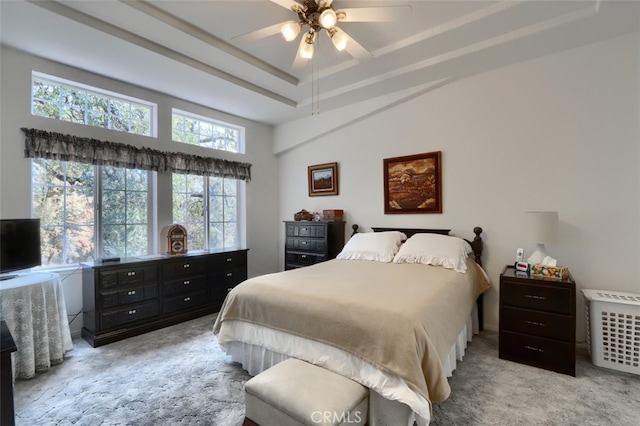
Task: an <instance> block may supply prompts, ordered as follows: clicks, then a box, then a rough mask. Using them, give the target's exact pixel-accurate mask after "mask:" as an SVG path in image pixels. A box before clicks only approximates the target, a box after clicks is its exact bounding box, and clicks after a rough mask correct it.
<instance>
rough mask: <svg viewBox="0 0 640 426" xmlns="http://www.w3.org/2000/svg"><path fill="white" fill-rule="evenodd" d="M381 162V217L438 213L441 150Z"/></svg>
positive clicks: (439, 211)
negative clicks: (382, 193) (382, 208)
mask: <svg viewBox="0 0 640 426" xmlns="http://www.w3.org/2000/svg"><path fill="white" fill-rule="evenodd" d="M383 161H384V212H385V214H389V213H391V214H392V213H442V169H441V151H435V152H427V153H424V154H416V155H409V156H405V157H395V158H385V159H384V160H383Z"/></svg>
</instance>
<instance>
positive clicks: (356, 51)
mask: <svg viewBox="0 0 640 426" xmlns="http://www.w3.org/2000/svg"><path fill="white" fill-rule="evenodd" d="M334 28H336V30H338V31H340V32H342V33H343V34H344V35H345V36H347V39H348V40H347V46H346V47H345V48H344V50H346V51H347V53H349V55H351V56H353V57H354V58H356V59H357V60H358V61H360V62H364V61H368V60H369V59H371V58H373V55H372V54H371V52H369V51H368V50H367V49H365V48H364V47H362V45H361V44H360V43H358V42H357V41H355V40H354V39H353V37H351V36H349V34H347V33H345V32H344V31H343V30H341V29H340V28H337V27H334Z"/></svg>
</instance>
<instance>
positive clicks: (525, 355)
mask: <svg viewBox="0 0 640 426" xmlns="http://www.w3.org/2000/svg"><path fill="white" fill-rule="evenodd" d="M500 358H502V359H507V360H510V361H516V362H520V363H523V364H527V365H532V366H534V367H540V368H545V369H548V370H552V371H556V372H559V373H565V374H571V375H574V376H575V355H574V353H573V345H572V344H571V343H569V342H561V341H558V340H551V339H545V338H542V337H535V336H529V335H526V334H519V333H512V332H509V331H503V332H502V333H501V334H500Z"/></svg>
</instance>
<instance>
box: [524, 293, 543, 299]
mask: <svg viewBox="0 0 640 426" xmlns="http://www.w3.org/2000/svg"><path fill="white" fill-rule="evenodd" d="M524 297H526V298H529V299H537V300H547V298H546V297H544V296H536V295H535V294H525V295H524Z"/></svg>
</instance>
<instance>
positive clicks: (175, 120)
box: [171, 110, 244, 152]
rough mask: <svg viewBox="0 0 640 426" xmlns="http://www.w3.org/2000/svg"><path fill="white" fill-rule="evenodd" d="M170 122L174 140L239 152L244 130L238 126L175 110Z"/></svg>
mask: <svg viewBox="0 0 640 426" xmlns="http://www.w3.org/2000/svg"><path fill="white" fill-rule="evenodd" d="M185 114H187V115H189V116H187V115H185ZM171 123H172V126H173V128H172V130H173V132H172V135H173V140H174V141H176V142H182V143H188V144H193V145H200V146H203V147H207V148H212V149H217V150H222V151H229V152H241V142H242V140H241V138H242V137H243V134H244V132H243V131H241V129H240V128H238V127H235V126H232V125H227V124H226V123H222V122H219V121H216V120H213V119H208V118H206V117H197V118H195V117H193V116H191V114H188V113H184V114H181V113H177V112H176V110H174V112H173V115H172V120H171Z"/></svg>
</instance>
